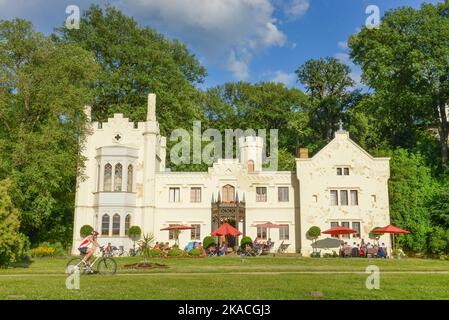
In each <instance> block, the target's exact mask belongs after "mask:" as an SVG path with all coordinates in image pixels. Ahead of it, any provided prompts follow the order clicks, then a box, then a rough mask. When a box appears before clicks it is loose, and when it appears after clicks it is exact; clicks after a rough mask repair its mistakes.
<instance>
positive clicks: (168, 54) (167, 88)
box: [55, 5, 206, 135]
mask: <svg viewBox="0 0 449 320" xmlns="http://www.w3.org/2000/svg"><path fill="white" fill-rule="evenodd" d="M55 37H57V38H58V40H59V41H61V42H63V43H69V44H78V45H81V46H82V47H83V48H84V49H86V50H89V51H91V52H93V53H94V55H95V59H96V61H97V62H98V64H99V65H100V66H101V72H100V74H99V81H98V82H96V84H95V87H94V89H95V100H93V106H92V117H93V118H94V119H96V120H99V121H105V120H106V119H107V118H108V117H109V116H111V115H112V114H113V113H118V112H120V113H123V114H124V115H125V116H127V117H129V118H130V119H131V120H132V121H143V120H145V119H146V113H147V96H148V93H156V94H157V99H158V101H157V117H158V121H159V122H160V123H161V131H162V134H164V135H167V133H168V134H169V133H170V132H171V131H172V130H173V129H175V128H178V127H179V126H180V125H181V126H183V125H184V126H191V122H192V120H193V119H196V118H198V117H199V118H200V119H199V120H201V117H202V115H201V110H200V109H199V105H200V103H199V102H200V99H201V95H200V93H199V91H198V90H197V89H196V88H195V85H197V84H198V83H201V82H202V81H203V79H204V77H205V75H206V71H205V69H204V68H203V67H201V66H200V64H199V62H198V61H197V59H196V58H195V56H194V55H193V54H191V53H190V52H189V51H188V49H187V47H186V46H185V45H184V44H182V43H180V42H179V41H177V40H173V41H170V40H168V39H167V38H165V37H164V36H162V35H161V34H159V33H157V32H156V31H154V30H152V29H150V28H148V27H140V26H139V25H138V23H137V22H136V21H135V20H134V19H133V18H131V17H128V16H125V15H124V14H123V13H122V12H120V11H119V10H117V9H116V8H114V7H107V8H106V9H104V10H103V9H101V8H100V7H99V6H95V5H92V6H91V7H90V8H89V9H88V10H86V11H85V12H84V13H83V16H82V18H81V20H80V29H72V30H70V29H66V28H60V29H59V30H58V34H57V35H55ZM189 123H190V124H189Z"/></svg>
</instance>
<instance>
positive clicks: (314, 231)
mask: <svg viewBox="0 0 449 320" xmlns="http://www.w3.org/2000/svg"><path fill="white" fill-rule="evenodd" d="M320 235H321V229H320V228H319V227H317V226H313V227H310V229H309V231H307V237H308V238H309V239H310V240H312V254H311V255H310V256H311V257H312V258H319V257H320V252H319V251H316V246H314V244H315V243H316V240H317V239H318V237H319V236H320Z"/></svg>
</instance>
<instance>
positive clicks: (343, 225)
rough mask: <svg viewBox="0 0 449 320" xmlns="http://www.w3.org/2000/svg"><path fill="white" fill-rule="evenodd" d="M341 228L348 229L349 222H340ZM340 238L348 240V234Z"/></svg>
mask: <svg viewBox="0 0 449 320" xmlns="http://www.w3.org/2000/svg"><path fill="white" fill-rule="evenodd" d="M341 226H342V227H343V228H348V229H349V222H342V223H341ZM341 236H342V238H349V234H342V235H341Z"/></svg>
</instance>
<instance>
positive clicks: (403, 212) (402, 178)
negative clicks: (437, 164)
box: [388, 149, 438, 251]
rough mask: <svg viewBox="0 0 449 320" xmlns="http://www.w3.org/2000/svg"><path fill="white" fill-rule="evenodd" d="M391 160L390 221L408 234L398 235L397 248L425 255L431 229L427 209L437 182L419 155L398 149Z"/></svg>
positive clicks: (389, 186) (431, 224) (389, 187)
mask: <svg viewBox="0 0 449 320" xmlns="http://www.w3.org/2000/svg"><path fill="white" fill-rule="evenodd" d="M391 156H392V158H391V163H390V167H391V176H390V181H389V185H388V189H389V193H390V215H391V221H392V223H393V224H394V225H397V226H400V227H403V228H405V229H407V230H409V231H410V232H411V234H409V235H398V236H397V239H398V244H401V245H402V246H404V247H405V248H406V249H408V250H412V251H425V250H426V249H427V237H428V235H429V233H431V232H432V229H433V223H432V219H431V214H430V211H429V209H428V207H429V203H430V202H431V200H432V198H433V195H434V193H435V190H436V188H437V187H438V184H437V181H436V179H435V178H433V177H432V175H431V169H430V168H429V167H428V166H426V164H425V159H424V158H423V157H422V155H420V154H414V153H411V152H409V151H407V150H404V149H398V150H396V151H394V152H393V153H392V155H391Z"/></svg>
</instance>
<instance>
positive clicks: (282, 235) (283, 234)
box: [279, 224, 290, 240]
mask: <svg viewBox="0 0 449 320" xmlns="http://www.w3.org/2000/svg"><path fill="white" fill-rule="evenodd" d="M289 238H290V235H289V230H288V224H280V225H279V240H288V239H289Z"/></svg>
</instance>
